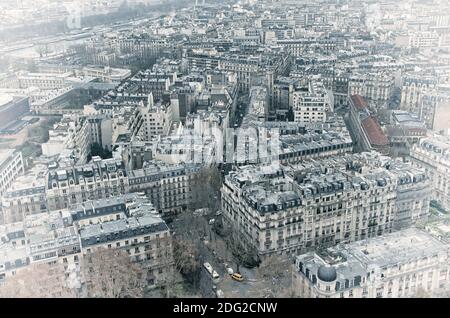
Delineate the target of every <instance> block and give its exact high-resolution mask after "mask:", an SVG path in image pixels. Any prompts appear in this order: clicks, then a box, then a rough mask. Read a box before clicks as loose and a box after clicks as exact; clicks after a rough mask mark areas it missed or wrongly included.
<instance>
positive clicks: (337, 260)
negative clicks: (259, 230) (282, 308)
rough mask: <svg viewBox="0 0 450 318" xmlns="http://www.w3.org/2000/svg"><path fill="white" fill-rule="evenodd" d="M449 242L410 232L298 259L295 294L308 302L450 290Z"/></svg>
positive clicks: (423, 233)
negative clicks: (318, 299) (309, 300)
mask: <svg viewBox="0 0 450 318" xmlns="http://www.w3.org/2000/svg"><path fill="white" fill-rule="evenodd" d="M448 264H449V255H448V243H444V242H442V241H440V240H438V239H437V238H435V237H434V236H432V235H431V234H429V233H427V232H426V231H422V230H418V229H415V228H410V229H405V230H402V231H398V232H395V233H391V234H387V235H385V236H382V237H374V238H368V239H366V240H363V241H359V242H354V243H349V244H342V245H338V246H336V247H333V248H328V249H324V250H321V251H317V252H309V253H306V254H302V255H299V256H297V257H296V261H295V269H296V270H295V272H294V283H293V285H294V292H295V294H296V295H297V296H298V297H306V298H311V297H312V298H402V297H420V296H419V295H420V294H423V293H425V294H427V295H429V296H434V297H436V296H439V295H442V294H444V293H446V292H448V291H449V287H450V273H449V265H448Z"/></svg>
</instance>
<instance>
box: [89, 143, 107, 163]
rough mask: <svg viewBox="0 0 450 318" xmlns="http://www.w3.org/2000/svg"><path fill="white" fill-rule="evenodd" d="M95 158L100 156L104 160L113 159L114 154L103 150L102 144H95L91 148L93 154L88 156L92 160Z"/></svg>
mask: <svg viewBox="0 0 450 318" xmlns="http://www.w3.org/2000/svg"><path fill="white" fill-rule="evenodd" d="M93 156H100V158H102V159H108V158H112V152H111V151H110V150H108V149H106V148H102V146H100V144H98V143H96V142H94V143H93V144H92V146H91V153H90V155H89V156H88V159H89V160H90V159H91V158H92V157H93Z"/></svg>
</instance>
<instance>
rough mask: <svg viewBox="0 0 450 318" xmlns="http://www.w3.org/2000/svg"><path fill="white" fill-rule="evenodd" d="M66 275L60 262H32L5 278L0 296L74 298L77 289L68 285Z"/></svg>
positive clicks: (0, 288) (0, 289)
mask: <svg viewBox="0 0 450 318" xmlns="http://www.w3.org/2000/svg"><path fill="white" fill-rule="evenodd" d="M66 274H67V275H66ZM66 276H68V273H66V270H65V269H64V266H63V265H62V264H60V263H56V264H52V265H49V264H47V263H34V264H31V265H29V266H28V267H26V268H23V269H20V270H19V271H18V272H17V274H16V275H15V276H11V277H8V278H7V279H6V282H5V284H4V285H2V286H1V287H0V298H75V297H77V290H76V289H74V288H71V287H69V285H68V282H67V279H66Z"/></svg>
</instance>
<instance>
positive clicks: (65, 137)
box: [42, 115, 92, 164]
mask: <svg viewBox="0 0 450 318" xmlns="http://www.w3.org/2000/svg"><path fill="white" fill-rule="evenodd" d="M91 142H92V139H91V126H90V124H89V121H88V120H87V118H86V117H73V116H71V115H65V116H64V117H63V119H62V120H61V121H60V122H58V123H56V124H54V125H53V129H51V130H49V140H48V141H47V142H46V143H43V144H42V154H43V155H44V156H47V157H53V156H56V157H58V160H60V161H68V162H73V163H74V164H84V163H86V162H87V158H88V155H89V154H90V151H91Z"/></svg>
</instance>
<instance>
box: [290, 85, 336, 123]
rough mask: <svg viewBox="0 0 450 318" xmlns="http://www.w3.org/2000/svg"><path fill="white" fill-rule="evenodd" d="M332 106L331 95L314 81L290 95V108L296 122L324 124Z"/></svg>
mask: <svg viewBox="0 0 450 318" xmlns="http://www.w3.org/2000/svg"><path fill="white" fill-rule="evenodd" d="M333 106H334V102H333V95H332V93H331V92H330V91H328V90H326V89H325V88H324V87H323V85H322V84H321V83H318V82H315V81H310V82H309V83H308V86H307V87H302V88H298V89H296V90H294V92H293V93H292V105H291V108H292V111H293V113H294V121H296V122H325V121H326V119H327V112H332V111H333Z"/></svg>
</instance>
